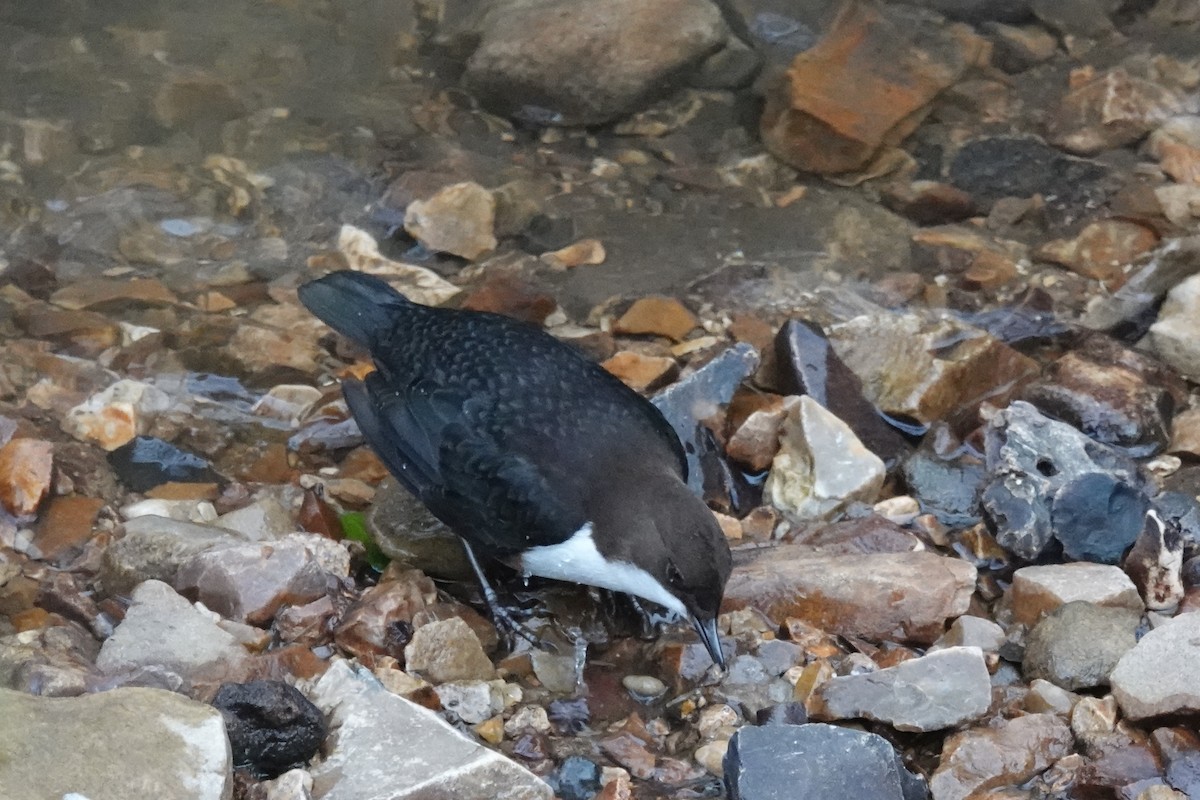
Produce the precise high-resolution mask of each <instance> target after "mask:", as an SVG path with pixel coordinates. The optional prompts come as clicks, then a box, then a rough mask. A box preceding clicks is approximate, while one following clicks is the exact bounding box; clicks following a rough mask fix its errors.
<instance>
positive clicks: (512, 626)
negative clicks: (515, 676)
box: [459, 538, 548, 650]
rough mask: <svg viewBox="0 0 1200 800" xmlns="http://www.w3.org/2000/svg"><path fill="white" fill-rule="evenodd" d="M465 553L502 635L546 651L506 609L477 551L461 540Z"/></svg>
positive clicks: (544, 646) (509, 647)
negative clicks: (514, 637)
mask: <svg viewBox="0 0 1200 800" xmlns="http://www.w3.org/2000/svg"><path fill="white" fill-rule="evenodd" d="M459 541H461V542H462V546H463V551H464V552H465V553H466V554H467V561H468V562H470V564H471V569H472V570H474V572H475V577H476V579H478V581H479V588H481V589H482V590H483V600H484V602H485V603H487V606H488V610H489V611H490V612H491V614H492V622H494V623H495V624H496V627H497V628H499V629H501V635H503V634H504V633H505V632H507V633H508V634H510V635H516V636H520V637H521V638H522V639H524V640H525V641H527V642H529V643H530V644H531V645H533V646H534V647H537V648H541V649H546V648H547V647H548V645H547V644H546V643H544V642H542V641H541V640H540V639H538V637H537V636H536V635H534V633H533V631H531V630H529V629H528V628H527V627H525V626H524V625H522V624H521V622H520V621H519V620H518V619H517V618H516V617H515V616H514V615H513V613H512V611H510V610H509V609H507V608H505V607H504V605H503V604H501V602H500V596H499V595H497V594H496V590H495V589H493V588H492V584H491V583H490V582H489V581H488V579H487V575H485V574H484V572H483V566H482V565H481V564H480V563H479V559H478V558H476V557H475V551H474V550H472V549H471V545H470V544H468V543H467V540H466V539H462V538H460V539H459ZM505 638H509V639H510V640H509V641H508V642H507V644H508V649H509V650H512V649H513V647H512V645H513V642H512V641H511V638H510V637H505Z"/></svg>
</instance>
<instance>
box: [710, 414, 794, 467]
mask: <svg viewBox="0 0 1200 800" xmlns="http://www.w3.org/2000/svg"><path fill="white" fill-rule="evenodd" d="M799 402H800V400H799V398H797V397H795V396H789V397H780V396H778V395H773V396H771V397H770V399H769V400H768V402H767V403H766V404H765V405H764V406H763V407H762V408H758V409H755V410H754V411H752V412H750V414H748V415H747V416H746V418H745V419H744V420H743V421H742V422H741V423H740V424H739V425H738V426H737V428H736V429H735V430H734V431H733V432H732V433H731V434H730V435H729V439H728V440H727V441H726V443H725V453H726V454H727V455H728V456H729V457H730V458H732V459H733V460H734V461H737V462H738V463H740V464H742V465H743V466H745V467H747V468H748V469H750V470H751V471H753V472H765V471H766V470H767V469H769V468H770V466H771V462H772V461H773V460H774V459H775V454H776V453H777V452H778V451H779V431H780V429H781V428H782V427H783V423H784V420H786V419H787V417H788V414H789V413H790V412H791V410H792V408H794V407H795V406H796V405H798V404H799Z"/></svg>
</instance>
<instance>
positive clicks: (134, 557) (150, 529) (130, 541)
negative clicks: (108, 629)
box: [99, 514, 243, 595]
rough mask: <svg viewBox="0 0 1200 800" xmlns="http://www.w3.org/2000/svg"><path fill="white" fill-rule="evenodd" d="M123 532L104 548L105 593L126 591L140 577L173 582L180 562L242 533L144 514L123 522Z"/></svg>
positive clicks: (101, 577) (234, 539) (102, 580)
mask: <svg viewBox="0 0 1200 800" xmlns="http://www.w3.org/2000/svg"><path fill="white" fill-rule="evenodd" d="M124 530H125V532H124V535H122V537H121V538H120V539H117V540H116V541H115V542H113V543H112V544H111V545H109V546H108V547H107V548H105V550H104V557H103V559H102V561H101V564H100V575H99V581H100V585H101V587H102V588H103V590H104V593H105V594H107V595H118V594H128V593H129V592H132V591H133V587H135V586H137V585H138V584H139V583H141V582H142V581H148V580H156V581H164V582H165V583H174V582H175V575H176V573H177V572H178V571H179V567H180V565H182V564H183V563H185V562H186V561H188V560H190V559H191V558H192V557H193V556H195V555H197V554H198V553H202V552H204V551H205V550H207V549H209V548H210V547H214V546H216V545H218V544H233V543H236V542H240V541H242V540H243V539H242V537H241V536H239V535H237V534H235V533H232V532H230V531H228V530H224V529H222V528H213V527H209V526H207V525H197V524H196V523H193V522H183V521H181V520H177V519H171V518H170V517H160V516H156V515H153V514H147V515H145V516H141V517H134V518H133V519H131V520H129V521H128V522H126V523H125V525H124Z"/></svg>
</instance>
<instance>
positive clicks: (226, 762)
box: [0, 688, 233, 800]
mask: <svg viewBox="0 0 1200 800" xmlns="http://www.w3.org/2000/svg"><path fill="white" fill-rule="evenodd" d="M0 707H3V708H4V710H5V713H4V714H0V751H2V752H4V753H5V754H6V757H5V758H4V759H3V760H0V786H2V787H4V797H5V800H45V799H46V798H48V797H55V798H58V797H63V798H65V797H75V798H84V797H90V798H106V797H114V798H116V797H138V796H145V793H146V792H147V791H151V792H152V793H153V795H154V797H155V798H160V799H161V800H225V798H228V797H230V796H231V794H232V792H233V764H232V762H231V759H230V751H229V743H228V741H227V740H226V738H225V726H224V724H223V723H222V721H221V715H220V713H219V712H217V711H216V710H215V709H213V708H212V707H211V706H209V705H207V704H204V703H198V702H195V701H194V700H189V699H188V698H186V697H183V696H181V695H179V694H175V693H174V692H165V691H162V690H159V689H142V688H120V689H113V690H111V691H107V692H97V693H95V694H85V695H82V696H80V697H71V698H44V697H31V696H29V695H27V694H22V693H20V692H14V691H10V690H9V689H3V688H0ZM98 731H102V732H103V735H97V732H98ZM63 737H66V739H64V738H63ZM64 741H68V742H87V743H88V744H87V746H86V747H64V746H63V743H64Z"/></svg>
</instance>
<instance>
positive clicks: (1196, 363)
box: [1150, 275, 1200, 381]
mask: <svg viewBox="0 0 1200 800" xmlns="http://www.w3.org/2000/svg"><path fill="white" fill-rule="evenodd" d="M1150 341H1151V342H1152V343H1153V344H1154V349H1155V350H1156V351H1157V352H1158V355H1159V357H1161V358H1162V360H1163V361H1165V362H1167V363H1168V364H1170V365H1171V366H1172V367H1174V368H1175V369H1177V370H1179V372H1180V374H1181V375H1183V376H1184V377H1185V378H1188V379H1189V380H1192V381H1200V275H1193V276H1192V277H1190V278H1188V279H1187V280H1185V281H1183V282H1182V283H1180V284H1179V285H1178V286H1176V287H1175V288H1174V289H1172V290H1171V291H1170V293H1169V294H1167V299H1166V301H1165V302H1164V303H1163V305H1162V309H1161V310H1160V311H1159V313H1158V321H1157V322H1155V323H1154V324H1153V325H1151V326H1150Z"/></svg>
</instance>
